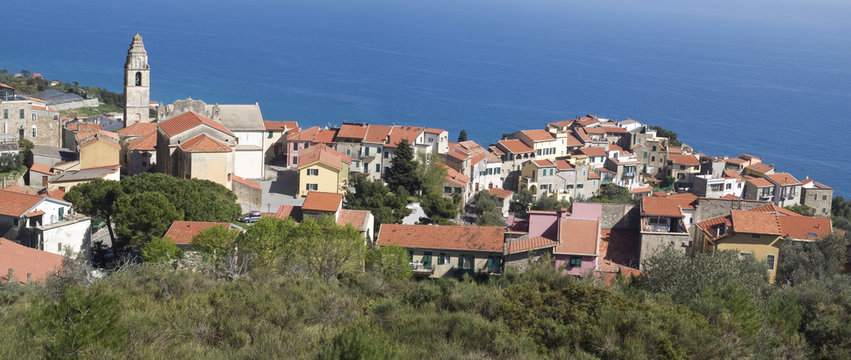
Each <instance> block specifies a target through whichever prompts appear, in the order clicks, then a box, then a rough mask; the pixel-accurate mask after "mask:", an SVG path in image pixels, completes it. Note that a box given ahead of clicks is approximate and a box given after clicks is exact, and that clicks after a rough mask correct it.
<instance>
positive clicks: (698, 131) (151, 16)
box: [0, 0, 851, 196]
mask: <svg viewBox="0 0 851 360" xmlns="http://www.w3.org/2000/svg"><path fill="white" fill-rule="evenodd" d="M3 13H4V16H3V23H2V29H3V36H0V68H6V69H8V70H9V71H13V72H19V71H20V70H21V69H28V70H31V71H32V72H39V73H42V74H44V76H45V77H47V78H50V79H59V80H63V81H79V82H80V83H82V84H86V85H92V86H101V87H105V88H107V89H110V90H113V91H117V92H120V91H121V90H122V86H123V83H122V81H123V80H122V67H123V64H124V57H125V53H126V51H127V49H128V47H129V44H130V40H131V38H132V36H133V34H134V33H135V32H136V31H139V32H140V33H141V34H142V36H143V37H144V42H145V46H146V48H147V50H148V55H149V62H150V64H151V69H152V71H151V79H152V80H151V83H152V90H151V91H152V100H156V101H162V102H168V103H170V102H172V101H174V100H176V99H181V98H186V97H189V96H191V97H192V98H196V99H203V100H205V101H206V102H208V103H254V102H259V103H260V106H261V109H262V111H263V115H264V117H265V118H266V119H267V120H295V121H298V122H299V124H300V125H302V126H312V125H319V126H325V125H329V124H330V125H334V124H340V123H341V122H342V121H363V122H371V123H384V124H410V125H423V126H429V127H438V128H445V129H447V130H449V131H450V132H451V135H450V136H452V137H454V136H456V134H457V133H458V132H459V131H460V130H461V129H466V131H467V133H468V134H469V135H470V137H471V138H472V139H473V140H477V141H479V142H481V143H484V144H487V143H493V142H495V141H496V140H498V139H499V138H500V136H501V135H502V134H503V133H507V132H513V131H515V130H519V129H524V128H541V127H543V126H545V124H546V123H547V122H551V121H556V120H563V119H568V118H573V117H576V116H579V115H584V114H596V115H599V116H603V117H611V118H614V119H625V118H627V117H631V118H634V119H637V120H640V121H642V122H645V123H650V124H657V125H661V126H663V127H666V128H668V129H671V130H673V131H676V132H677V133H678V134H679V137H680V139H681V140H684V141H685V142H686V143H688V144H689V145H691V146H693V147H694V148H695V149H696V150H697V151H701V152H705V153H708V154H715V155H729V156H736V155H738V154H740V153H749V154H754V155H757V156H761V157H763V159H764V160H765V162H767V163H770V164H774V165H775V166H776V167H777V168H778V170H780V171H787V172H790V173H792V175H794V176H795V177H797V178H799V179H804V178H805V177H807V176H809V177H811V178H814V179H816V180H817V181H819V182H822V183H825V184H827V185H829V186H833V187H834V188H835V189H836V193H837V194H839V195H845V196H848V195H849V194H851V180H849V175H851V170H849V165H848V160H847V158H846V156H848V154H849V153H851V143H849V140H851V123H849V119H850V118H851V21H848V19H849V18H851V2H848V1H840V0H810V1H796V0H749V1H740V0H734V1H731V0H719V1H673V0H594V1H582V2H578V1H549V0H547V1H529V0H526V1H521V0H491V1H481V0H469V1H466V0H455V1H448V0H429V1H404V0H396V1H391V0H363V1H360V0H358V1H329V0H310V1H289V0H280V1H271V0H266V1H264V0H240V1H223V0H209V1H196V2H188V1H164V0H150V1H123V0H121V1H117V0H108V1H107V0H93V1H84V2H71V1H64V0H63V1H58V0H50V1H40V0H35V1H29V2H27V1H14V2H8V3H5V4H4V5H3Z"/></svg>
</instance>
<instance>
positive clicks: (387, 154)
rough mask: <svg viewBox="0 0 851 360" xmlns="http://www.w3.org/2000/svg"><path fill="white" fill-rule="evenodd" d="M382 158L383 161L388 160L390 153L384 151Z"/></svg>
mask: <svg viewBox="0 0 851 360" xmlns="http://www.w3.org/2000/svg"><path fill="white" fill-rule="evenodd" d="M384 158H385V159H389V158H390V152H389V151H385V152H384Z"/></svg>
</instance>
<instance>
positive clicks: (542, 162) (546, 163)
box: [532, 160, 556, 167]
mask: <svg viewBox="0 0 851 360" xmlns="http://www.w3.org/2000/svg"><path fill="white" fill-rule="evenodd" d="M532 163H534V164H535V165H537V166H538V167H555V166H556V164H555V163H553V162H552V161H549V160H532Z"/></svg>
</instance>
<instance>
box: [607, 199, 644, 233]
mask: <svg viewBox="0 0 851 360" xmlns="http://www.w3.org/2000/svg"><path fill="white" fill-rule="evenodd" d="M602 205H603V211H602V215H601V218H600V227H601V228H602V229H604V230H637V229H638V227H639V222H640V220H641V219H640V217H639V209H638V205H636V204H602Z"/></svg>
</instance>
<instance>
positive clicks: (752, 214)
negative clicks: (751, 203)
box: [730, 210, 781, 235]
mask: <svg viewBox="0 0 851 360" xmlns="http://www.w3.org/2000/svg"><path fill="white" fill-rule="evenodd" d="M730 216H731V218H732V221H733V229H734V230H735V231H736V232H739V233H748V234H765V235H781V233H780V222H779V221H778V219H777V215H774V214H768V213H763V212H757V211H741V210H730Z"/></svg>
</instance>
